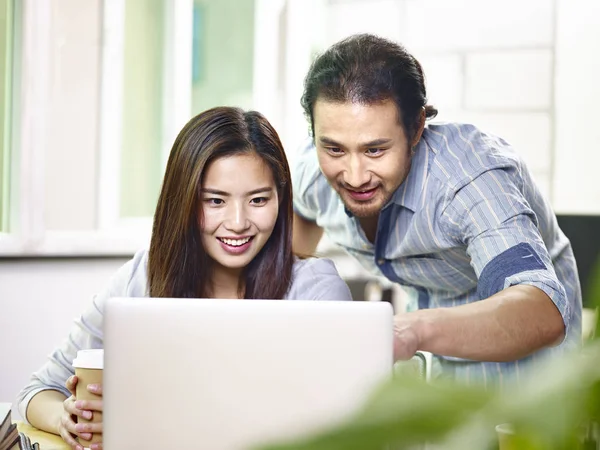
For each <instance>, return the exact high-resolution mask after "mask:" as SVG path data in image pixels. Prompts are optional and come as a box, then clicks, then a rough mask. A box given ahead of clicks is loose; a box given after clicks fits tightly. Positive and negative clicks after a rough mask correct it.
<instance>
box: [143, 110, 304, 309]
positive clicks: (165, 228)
mask: <svg viewBox="0 0 600 450" xmlns="http://www.w3.org/2000/svg"><path fill="white" fill-rule="evenodd" d="M243 153H255V154H257V155H258V156H260V157H261V158H262V159H263V161H264V162H265V163H266V164H267V166H268V167H269V168H270V169H271V171H272V173H273V179H274V181H275V185H276V186H277V190H278V197H279V214H278V216H277V221H276V223H275V228H274V229H273V232H272V234H271V236H270V238H269V240H268V241H267V243H266V244H265V246H264V247H263V248H262V249H261V251H260V252H259V253H258V254H257V255H256V257H255V258H254V259H253V260H252V261H251V263H250V264H249V265H248V266H247V267H246V268H245V269H244V272H243V275H244V279H243V281H242V283H243V284H244V298H254V299H281V298H283V297H284V296H285V294H286V292H287V291H288V288H289V286H290V283H291V277H292V266H293V263H294V257H293V254H292V184H291V176H290V168H289V165H288V162H287V158H286V156H285V152H284V150H283V146H282V144H281V141H280V140H279V136H278V135H277V132H276V131H275V129H274V128H273V127H272V126H271V124H270V123H269V122H268V121H267V119H265V117H264V116H262V115H261V114H260V113H258V112H256V111H248V112H245V111H243V110H241V109H239V108H231V107H218V108H213V109H209V110H207V111H205V112H203V113H200V114H198V115H197V116H196V117H194V118H193V119H191V120H190V121H189V122H188V123H187V124H186V125H185V127H183V129H182V130H181V132H180V133H179V135H178V136H177V139H176V140H175V143H174V144H173V148H172V149H171V153H170V155H169V161H168V163H167V169H166V172H165V177H164V180H163V184H162V189H161V192H160V196H159V198H158V205H157V207H156V212H155V214H154V223H153V227H152V239H151V242H150V251H149V257H148V290H149V294H150V296H151V297H184V298H194V297H197V298H206V297H210V296H211V292H210V287H211V279H212V278H211V277H212V268H213V261H212V259H211V258H210V257H209V256H208V254H207V253H206V250H205V249H204V247H203V245H202V238H201V223H202V220H203V219H202V211H201V203H200V187H201V185H202V180H203V175H204V171H205V170H206V168H207V167H208V165H209V164H210V163H211V162H212V161H213V160H215V159H217V158H221V157H226V156H231V155H236V154H243ZM199 218H200V219H199Z"/></svg>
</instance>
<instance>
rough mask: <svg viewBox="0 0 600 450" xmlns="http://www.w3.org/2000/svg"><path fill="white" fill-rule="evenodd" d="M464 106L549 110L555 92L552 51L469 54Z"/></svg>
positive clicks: (513, 50) (507, 51)
mask: <svg viewBox="0 0 600 450" xmlns="http://www.w3.org/2000/svg"><path fill="white" fill-rule="evenodd" d="M465 77H466V80H465V86H466V92H465V97H466V98H465V107H466V108H467V109H484V110H511V111H515V110H517V111H518V110H522V109H536V110H537V109H542V110H543V109H548V108H550V107H551V93H552V53H551V51H550V50H546V49H542V50H519V49H511V50H503V51H486V52H478V53H471V54H468V55H467V57H466V62H465Z"/></svg>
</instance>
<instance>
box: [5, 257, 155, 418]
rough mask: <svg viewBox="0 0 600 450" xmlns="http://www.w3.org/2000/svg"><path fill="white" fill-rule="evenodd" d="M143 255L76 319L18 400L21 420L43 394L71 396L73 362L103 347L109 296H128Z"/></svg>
mask: <svg viewBox="0 0 600 450" xmlns="http://www.w3.org/2000/svg"><path fill="white" fill-rule="evenodd" d="M142 257H143V253H142V252H140V253H138V254H136V256H135V257H134V258H133V259H132V260H131V261H129V262H127V263H126V264H125V265H123V266H122V267H121V268H120V269H119V270H118V271H117V273H116V274H115V275H114V276H113V277H112V278H111V280H110V281H109V283H108V285H107V287H106V288H105V289H104V290H103V291H102V292H100V293H99V294H97V295H95V296H94V298H93V299H92V302H91V304H90V305H89V306H88V307H87V308H86V310H85V311H84V312H83V313H82V314H81V316H80V317H79V318H77V319H75V321H74V323H73V326H72V328H71V331H70V333H69V335H68V337H67V339H66V340H65V341H64V342H63V343H62V344H61V345H60V346H59V347H57V348H56V349H55V350H54V351H53V352H52V353H51V354H50V356H49V357H48V360H47V361H46V363H45V364H44V365H43V366H42V367H41V368H40V369H39V370H37V371H36V372H34V373H33V374H32V375H31V378H30V380H29V383H28V384H27V386H25V387H24V388H23V389H22V390H21V392H20V393H19V395H18V397H17V404H18V409H19V413H20V414H21V417H22V418H23V419H24V420H25V421H27V407H28V405H29V402H30V401H31V399H32V398H33V397H34V396H35V395H36V394H38V393H39V392H41V391H45V390H55V391H59V392H61V393H63V394H64V395H65V396H67V397H68V396H70V395H71V394H70V393H69V391H68V389H67V388H66V387H65V383H66V381H67V379H68V378H69V377H70V376H71V375H74V373H75V371H74V369H73V360H74V359H75V357H76V356H77V351H78V350H82V349H92V348H103V332H102V325H103V317H104V315H103V309H104V303H105V302H106V300H107V299H108V298H110V297H115V296H126V294H127V287H128V285H129V282H130V280H131V278H132V275H133V273H134V269H135V267H136V265H137V263H138V262H139V261H140V259H141V258H142Z"/></svg>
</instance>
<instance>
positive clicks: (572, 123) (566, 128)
mask: <svg viewBox="0 0 600 450" xmlns="http://www.w3.org/2000/svg"><path fill="white" fill-rule="evenodd" d="M558 5H559V7H558V14H557V36H558V42H557V48H556V91H555V95H556V127H555V133H556V148H555V158H556V159H555V165H554V174H553V178H552V185H553V199H554V205H555V208H556V209H557V210H558V211H564V212H568V213H586V214H590V213H591V214H600V148H599V145H598V144H599V143H600V124H599V120H598V117H599V113H598V108H599V107H600V59H599V57H598V56H599V55H600V1H598V0H558Z"/></svg>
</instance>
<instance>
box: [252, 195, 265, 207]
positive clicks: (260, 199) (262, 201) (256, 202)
mask: <svg viewBox="0 0 600 450" xmlns="http://www.w3.org/2000/svg"><path fill="white" fill-rule="evenodd" d="M268 200H269V199H268V198H267V197H255V198H253V199H252V200H250V203H252V204H253V205H264V204H265V203H267V201H268Z"/></svg>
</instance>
